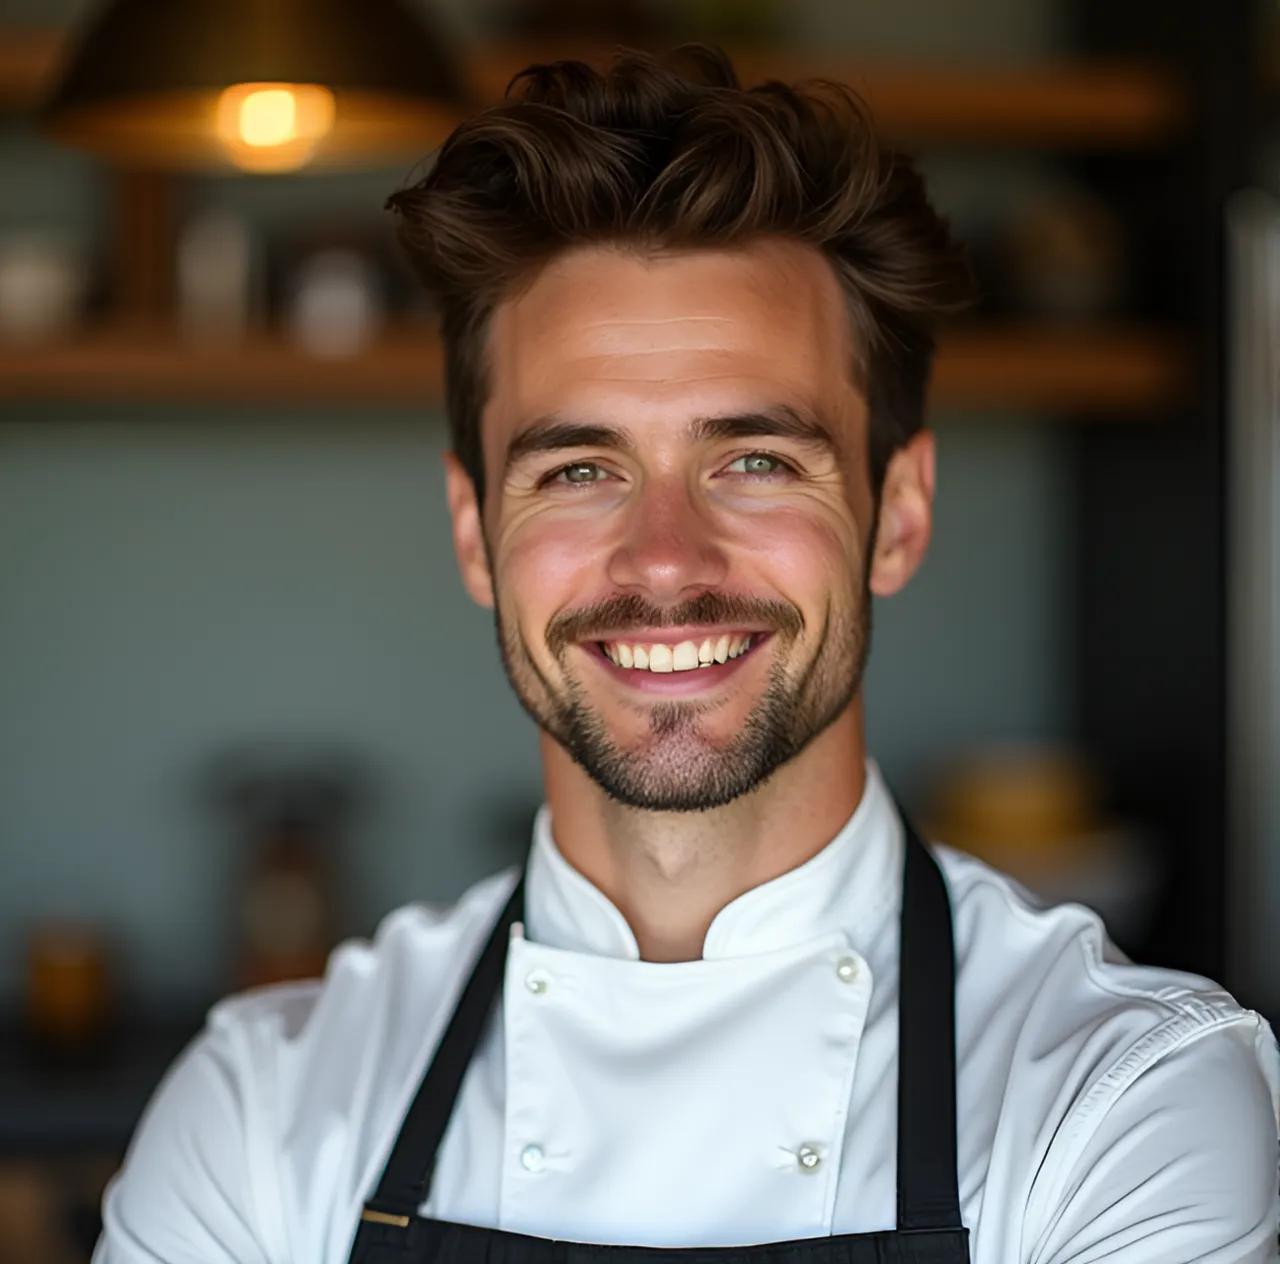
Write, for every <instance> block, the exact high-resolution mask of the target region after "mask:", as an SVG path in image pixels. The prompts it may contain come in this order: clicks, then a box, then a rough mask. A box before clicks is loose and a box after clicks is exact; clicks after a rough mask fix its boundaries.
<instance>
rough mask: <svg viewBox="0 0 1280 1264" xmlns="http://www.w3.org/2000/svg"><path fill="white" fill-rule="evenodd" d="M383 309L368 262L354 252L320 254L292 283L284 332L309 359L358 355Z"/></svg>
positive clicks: (306, 263)
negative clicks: (286, 329) (307, 354)
mask: <svg viewBox="0 0 1280 1264" xmlns="http://www.w3.org/2000/svg"><path fill="white" fill-rule="evenodd" d="M385 308H386V303H385V297H384V294H383V287H382V280H381V277H380V276H379V274H378V270H377V268H376V267H375V266H374V264H373V263H372V262H371V261H370V260H368V259H366V258H365V257H364V256H363V255H362V254H360V253H359V252H357V251H355V250H348V249H343V248H333V249H329V250H320V251H317V252H316V253H315V254H313V255H311V256H309V257H308V258H307V259H305V260H304V261H303V262H302V263H301V264H300V265H299V267H298V269H297V271H296V273H295V274H294V276H293V278H292V281H291V285H290V293H289V300H288V317H287V320H288V326H289V332H290V335H291V336H292V338H293V340H294V341H295V342H296V343H297V344H298V345H299V346H301V347H302V348H303V349H304V350H306V351H307V352H308V353H309V354H311V355H314V356H324V357H341V356H352V355H357V354H359V352H361V351H363V350H364V349H365V348H366V347H367V346H368V345H369V344H370V343H371V342H372V341H373V340H374V338H375V337H376V336H377V334H378V332H379V331H380V330H381V328H382V325H383V323H384V319H385Z"/></svg>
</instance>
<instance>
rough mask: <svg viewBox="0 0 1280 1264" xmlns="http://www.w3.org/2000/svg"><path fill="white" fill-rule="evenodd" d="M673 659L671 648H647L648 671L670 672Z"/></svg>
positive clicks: (656, 646) (661, 646) (652, 646)
mask: <svg viewBox="0 0 1280 1264" xmlns="http://www.w3.org/2000/svg"><path fill="white" fill-rule="evenodd" d="M673 657H674V656H673V655H672V653H671V646H669V645H651V646H649V670H650V671H655V672H669V671H671V670H672V659H673Z"/></svg>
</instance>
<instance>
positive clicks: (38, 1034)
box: [26, 920, 115, 1057]
mask: <svg viewBox="0 0 1280 1264" xmlns="http://www.w3.org/2000/svg"><path fill="white" fill-rule="evenodd" d="M111 974H112V972H111V953H110V949H109V946H108V943H107V939H106V936H105V935H104V934H103V932H102V931H101V930H99V929H98V928H97V927H95V926H92V925H90V924H88V923H85V922H75V921H55V920H50V921H45V922H40V923H37V924H36V925H35V926H34V927H32V929H31V931H30V933H29V935H28V938H27V987H26V993H27V994H26V1018H27V1027H28V1031H29V1033H30V1035H31V1036H32V1038H33V1039H34V1041H35V1042H36V1044H37V1045H38V1046H39V1047H40V1048H41V1049H42V1050H43V1051H45V1052H47V1053H50V1054H54V1055H60V1056H66V1057H78V1056H81V1055H84V1054H87V1053H90V1052H92V1051H94V1050H95V1049H96V1048H97V1046H98V1044H99V1042H100V1041H101V1040H102V1038H103V1037H104V1036H105V1035H106V1033H107V1031H108V1028H109V1027H110V1025H111V1019H112V1017H113V1011H114V1002H115V988H114V986H113V982H112V977H111Z"/></svg>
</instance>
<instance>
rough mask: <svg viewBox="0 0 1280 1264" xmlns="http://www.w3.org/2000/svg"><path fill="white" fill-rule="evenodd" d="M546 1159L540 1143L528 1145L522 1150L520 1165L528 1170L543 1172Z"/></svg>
mask: <svg viewBox="0 0 1280 1264" xmlns="http://www.w3.org/2000/svg"><path fill="white" fill-rule="evenodd" d="M546 1159H547V1156H546V1155H545V1154H544V1153H543V1151H542V1147H541V1146H540V1145H527V1146H525V1148H524V1149H523V1150H521V1151H520V1166H521V1167H523V1168H524V1170H525V1171H526V1172H541V1171H542V1168H543V1165H544V1164H545V1163H546Z"/></svg>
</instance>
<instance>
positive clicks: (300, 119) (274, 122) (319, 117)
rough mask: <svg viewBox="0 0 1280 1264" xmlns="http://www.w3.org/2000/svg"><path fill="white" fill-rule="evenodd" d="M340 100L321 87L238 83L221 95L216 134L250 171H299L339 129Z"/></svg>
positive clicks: (215, 125)
mask: <svg viewBox="0 0 1280 1264" xmlns="http://www.w3.org/2000/svg"><path fill="white" fill-rule="evenodd" d="M333 116H334V98H333V93H332V92H330V91H329V89H328V88H325V87H322V86H321V85H320V84H315V83H236V84H232V86H231V87H229V88H224V89H223V91H222V92H221V93H220V94H219V95H218V105H217V113H216V117H215V121H214V130H215V131H216V132H217V135H218V139H219V140H220V141H221V142H222V144H223V146H224V147H225V148H226V151H227V156H228V157H229V158H230V159H231V161H232V162H234V163H235V164H236V166H237V167H240V168H241V169H242V170H245V171H293V170H295V169H296V168H298V167H301V166H303V165H304V164H305V163H306V162H307V161H309V159H310V158H311V156H312V154H313V153H314V152H315V149H316V146H317V145H318V144H319V143H320V142H321V141H322V140H323V139H324V138H325V137H326V136H327V135H328V134H329V132H330V131H331V130H332V129H333Z"/></svg>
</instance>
